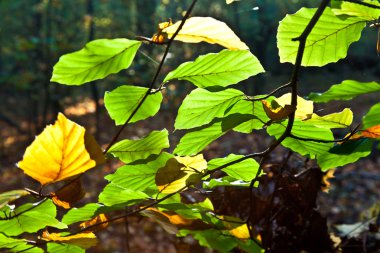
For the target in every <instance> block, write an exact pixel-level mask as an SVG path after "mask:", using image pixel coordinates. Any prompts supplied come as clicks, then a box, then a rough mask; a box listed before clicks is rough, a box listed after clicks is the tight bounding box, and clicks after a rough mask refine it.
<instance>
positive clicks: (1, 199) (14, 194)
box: [0, 190, 29, 208]
mask: <svg viewBox="0 0 380 253" xmlns="http://www.w3.org/2000/svg"><path fill="white" fill-rule="evenodd" d="M26 195H29V192H27V191H25V190H12V191H7V192H3V193H1V194H0V208H2V207H3V206H5V205H7V204H8V203H10V202H12V201H15V200H16V199H19V198H21V197H23V196H26Z"/></svg>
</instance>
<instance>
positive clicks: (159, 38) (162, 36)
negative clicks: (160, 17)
mask: <svg viewBox="0 0 380 253" xmlns="http://www.w3.org/2000/svg"><path fill="white" fill-rule="evenodd" d="M171 25H173V22H172V20H171V19H170V20H169V21H168V22H163V23H160V24H158V30H157V33H156V34H155V35H153V37H152V41H153V42H155V43H157V44H163V43H164V42H165V40H166V39H167V37H168V36H167V35H166V33H163V32H162V30H163V29H165V28H166V27H169V26H171Z"/></svg>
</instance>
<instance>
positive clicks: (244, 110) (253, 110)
mask: <svg viewBox="0 0 380 253" xmlns="http://www.w3.org/2000/svg"><path fill="white" fill-rule="evenodd" d="M234 114H241V115H250V117H249V118H248V120H247V121H245V122H243V123H241V124H240V125H238V126H236V127H234V129H233V130H234V131H237V132H241V133H247V134H248V133H252V131H253V130H255V129H262V128H263V127H264V125H265V123H266V122H268V121H269V118H268V116H267V114H266V113H265V111H264V108H263V105H262V103H261V102H260V101H255V102H251V101H248V100H240V101H238V102H237V103H236V104H234V105H233V106H232V107H231V109H230V110H229V111H228V113H227V115H234Z"/></svg>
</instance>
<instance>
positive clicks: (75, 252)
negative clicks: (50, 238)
mask: <svg viewBox="0 0 380 253" xmlns="http://www.w3.org/2000/svg"><path fill="white" fill-rule="evenodd" d="M47 250H48V252H56V253H83V252H85V250H84V249H82V248H81V247H79V246H75V245H70V244H59V243H48V244H47Z"/></svg>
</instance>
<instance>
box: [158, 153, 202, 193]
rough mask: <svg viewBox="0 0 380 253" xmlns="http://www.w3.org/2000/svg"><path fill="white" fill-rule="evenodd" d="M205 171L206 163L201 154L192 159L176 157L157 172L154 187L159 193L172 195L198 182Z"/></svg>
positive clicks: (189, 157)
mask: <svg viewBox="0 0 380 253" xmlns="http://www.w3.org/2000/svg"><path fill="white" fill-rule="evenodd" d="M206 169H207V162H206V160H205V159H204V158H203V155H202V154H199V155H197V156H193V157H191V156H186V157H178V156H177V157H175V158H172V159H169V160H168V162H167V163H166V165H165V167H163V168H160V169H159V170H158V171H157V174H156V178H155V181H156V185H157V187H158V189H159V190H160V192H161V193H173V192H176V191H178V190H180V189H182V188H183V187H185V186H189V185H190V184H194V183H197V182H199V181H200V179H201V177H202V173H203V172H204V171H205V170H206Z"/></svg>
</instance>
